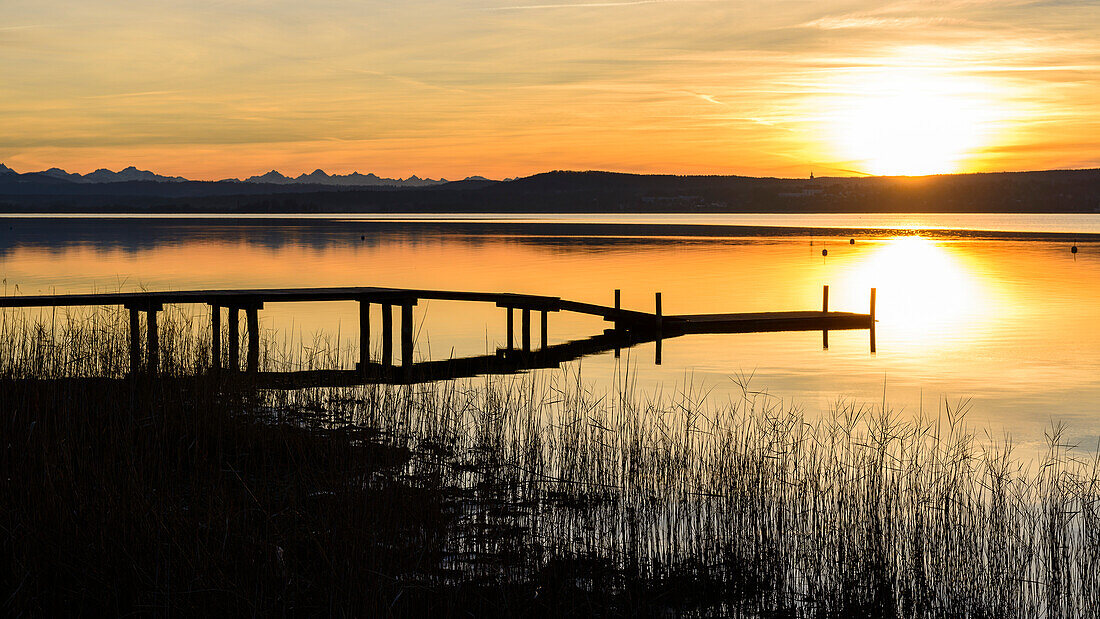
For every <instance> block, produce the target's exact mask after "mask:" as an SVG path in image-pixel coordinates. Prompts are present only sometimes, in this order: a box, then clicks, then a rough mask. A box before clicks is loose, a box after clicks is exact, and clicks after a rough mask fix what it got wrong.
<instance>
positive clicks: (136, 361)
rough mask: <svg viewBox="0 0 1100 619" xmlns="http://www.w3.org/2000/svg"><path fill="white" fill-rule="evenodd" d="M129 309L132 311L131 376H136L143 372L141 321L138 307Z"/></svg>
mask: <svg viewBox="0 0 1100 619" xmlns="http://www.w3.org/2000/svg"><path fill="white" fill-rule="evenodd" d="M127 309H129V310H130V375H131V376H136V375H137V374H138V373H139V372H141V321H140V319H139V318H138V310H137V308H136V307H133V306H131V307H129V308H127Z"/></svg>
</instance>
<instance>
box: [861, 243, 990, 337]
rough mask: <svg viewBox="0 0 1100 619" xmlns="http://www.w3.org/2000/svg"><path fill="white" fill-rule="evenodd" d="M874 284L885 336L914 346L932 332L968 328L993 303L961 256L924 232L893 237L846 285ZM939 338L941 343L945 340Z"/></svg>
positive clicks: (863, 288)
mask: <svg viewBox="0 0 1100 619" xmlns="http://www.w3.org/2000/svg"><path fill="white" fill-rule="evenodd" d="M871 287H877V288H878V291H879V292H878V307H877V308H876V314H877V318H878V320H879V323H880V326H879V329H880V334H881V333H882V332H883V331H886V333H888V334H889V336H890V337H891V338H896V339H898V340H900V341H904V342H906V343H909V344H920V343H922V342H928V341H932V340H931V339H930V338H929V335H931V334H937V335H938V336H943V335H954V334H959V333H962V332H965V329H966V328H967V327H968V326H970V325H972V324H973V323H974V322H976V321H977V320H979V318H980V315H981V314H982V313H983V312H987V311H989V309H990V307H991V305H992V302H991V299H990V294H989V291H988V290H987V289H986V284H985V283H984V282H983V281H982V280H981V279H980V278H979V277H978V276H977V275H976V274H975V273H974V272H973V271H972V269H971V268H970V265H969V264H967V262H966V259H965V257H964V256H963V255H962V254H959V253H956V252H954V251H952V250H951V248H950V246H949V244H946V243H940V242H936V241H932V240H929V239H926V238H922V237H920V236H906V237H898V238H894V239H891V240H889V241H887V242H886V243H885V244H883V245H882V246H881V247H878V248H876V249H874V250H873V251H871V252H869V253H867V254H865V255H863V256H862V257H861V258H860V259H858V261H857V262H855V263H854V264H853V266H852V268H851V270H850V271H849V272H848V274H847V277H846V278H845V286H844V289H845V290H847V291H852V292H851V293H849V294H853V293H854V292H855V291H866V290H867V289H868V288H871ZM850 302H851V303H852V307H859V306H860V303H859V302H858V301H856V300H855V299H852V300H850ZM866 303H867V301H866V300H864V301H863V304H864V305H865V304H866ZM936 341H937V342H938V344H942V343H943V338H942V337H937V338H936Z"/></svg>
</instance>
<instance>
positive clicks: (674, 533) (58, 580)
mask: <svg viewBox="0 0 1100 619" xmlns="http://www.w3.org/2000/svg"><path fill="white" fill-rule="evenodd" d="M188 320H192V319H189V318H187V317H186V316H184V315H179V314H177V315H173V316H169V318H168V320H166V321H165V322H166V323H167V324H166V326H165V327H164V334H163V335H162V343H163V344H162V346H163V375H164V376H165V377H164V378H161V379H157V380H123V379H120V378H119V377H121V376H122V373H123V372H124V371H125V368H126V367H128V365H127V363H128V362H127V357H126V354H127V351H128V348H127V346H128V339H127V338H128V335H127V333H128V332H127V331H126V328H125V327H126V325H124V324H123V320H122V317H121V315H113V314H110V313H109V312H108V313H101V314H99V315H84V316H82V317H79V318H73V319H70V320H57V321H55V322H54V323H52V324H46V323H43V322H26V321H21V320H18V319H17V318H16V317H14V316H11V315H8V316H5V317H4V319H3V322H2V323H0V376H3V379H2V380H0V403H2V407H3V419H2V422H0V423H2V424H3V425H2V427H3V428H4V434H5V436H4V441H3V445H4V450H3V464H4V470H5V483H4V486H3V493H2V500H0V522H2V523H3V526H4V530H5V534H4V541H3V552H4V555H5V557H10V561H8V567H7V568H5V569H6V571H7V573H6V574H5V577H4V578H3V580H2V582H3V583H5V585H4V591H3V593H2V595H0V603H2V608H3V609H4V610H5V612H7V613H9V614H13V615H19V614H50V613H56V612H71V611H72V610H74V609H79V608H83V609H85V611H86V612H95V611H106V612H111V613H118V614H123V613H130V612H138V613H149V614H178V613H182V614H197V613H200V612H203V613H209V612H212V611H213V612H228V613H233V614H246V615H265V616H266V615H270V614H284V615H285V614H289V615H300V614H307V615H336V616H344V615H362V614H391V615H407V614H423V613H429V612H430V613H434V614H441V615H459V614H467V613H474V614H478V615H515V614H551V613H552V614H622V615H627V614H629V615H681V614H687V615H701V616H704V615H705V616H713V615H732V616H743V617H842V616H874V617H879V616H896V617H960V616H962V617H1035V616H1041V617H1044V616H1045V617H1092V616H1100V516H1098V513H1100V512H1098V507H1100V504H1098V500H1100V486H1098V482H1100V460H1098V459H1097V456H1096V452H1095V451H1086V450H1081V449H1077V448H1075V447H1074V446H1071V445H1067V444H1066V442H1065V440H1064V436H1065V433H1064V432H1063V431H1062V430H1061V429H1059V428H1057V427H1052V429H1051V431H1050V433H1049V435H1048V437H1047V438H1048V446H1049V450H1048V453H1047V454H1046V455H1045V457H1044V458H1041V459H1040V460H1038V461H1033V460H1031V459H1030V458H1022V457H1017V456H1016V455H1015V453H1014V451H1013V448H1012V445H1011V443H1010V442H1008V441H993V440H990V439H988V438H986V437H979V436H977V435H975V433H973V432H972V431H971V430H969V429H968V428H967V426H966V424H965V422H964V416H963V415H961V413H960V412H959V411H955V410H951V409H945V410H944V412H943V415H942V416H941V417H937V418H926V417H922V416H900V415H895V414H892V413H890V412H889V411H886V410H882V409H881V408H879V407H866V406H858V405H855V404H840V405H838V406H837V407H836V409H835V411H834V412H833V414H832V415H831V416H827V417H824V418H813V419H811V418H807V417H806V416H805V415H803V414H801V413H800V412H799V411H798V410H797V409H791V408H784V407H781V406H780V405H778V404H776V400H775V399H771V398H767V397H765V396H763V395H761V394H758V393H755V392H753V391H752V390H751V389H750V387H749V386H748V385H747V384H743V389H742V392H741V394H740V397H739V398H736V399H734V400H732V401H730V402H726V403H721V404H719V403H714V402H710V401H708V400H707V398H705V397H703V395H701V394H697V393H693V392H692V391H691V390H690V389H685V390H683V391H681V392H680V393H677V394H675V395H671V396H661V395H657V396H647V395H646V394H645V393H643V392H639V391H637V389H636V388H635V387H633V386H632V385H631V384H630V383H629V380H627V381H624V386H623V387H622V388H620V389H619V390H618V391H617V392H613V393H608V394H597V393H593V392H592V391H591V390H590V389H587V388H586V387H585V386H584V382H583V380H582V379H581V377H580V376H579V374H578V373H572V374H569V373H564V372H563V373H560V374H558V375H548V374H540V375H536V376H521V377H495V378H494V377H490V378H484V379H478V380H471V381H459V382H443V383H433V384H425V385H418V386H389V385H366V386H361V387H348V388H310V389H300V390H295V391H280V390H261V389H257V388H255V387H254V386H252V385H250V384H249V381H248V378H247V377H245V376H228V377H227V376H225V375H212V374H207V373H206V372H205V369H206V367H207V365H208V363H209V360H208V359H207V358H206V356H205V355H206V352H205V351H206V350H208V342H205V341H204V340H203V335H202V333H201V329H198V328H194V327H195V325H194V324H192V323H189V322H188ZM277 346H278V344H277V343H276V342H274V341H267V342H265V348H266V350H268V351H271V350H278V348H277ZM284 350H285V349H284ZM337 358H338V357H336V356H334V355H330V356H325V355H323V354H321V355H305V356H299V357H297V359H298V361H294V360H288V359H287V358H286V357H285V356H284V358H281V359H275V358H272V355H268V357H267V360H266V361H265V364H266V365H267V366H268V367H274V366H280V365H281V366H282V367H290V366H291V365H294V364H296V363H301V360H302V359H314V361H310V363H313V364H314V365H320V364H321V362H324V361H333V360H336V359H337ZM317 359H320V360H321V362H318V361H316V360H317ZM73 376H76V377H87V378H84V379H79V380H77V379H73V378H71V377H73ZM91 377H99V378H91Z"/></svg>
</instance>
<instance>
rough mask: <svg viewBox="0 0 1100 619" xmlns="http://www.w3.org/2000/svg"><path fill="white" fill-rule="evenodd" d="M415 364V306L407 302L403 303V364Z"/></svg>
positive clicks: (408, 365)
mask: <svg viewBox="0 0 1100 619" xmlns="http://www.w3.org/2000/svg"><path fill="white" fill-rule="evenodd" d="M412 364H413V306H412V305H409V304H407V303H404V304H402V305H401V365H402V366H403V367H406V368H407V367H410V366H412Z"/></svg>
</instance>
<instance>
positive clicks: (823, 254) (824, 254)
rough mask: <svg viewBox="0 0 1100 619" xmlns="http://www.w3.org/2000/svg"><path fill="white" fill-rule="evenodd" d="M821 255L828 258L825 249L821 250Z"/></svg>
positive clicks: (827, 251) (827, 252)
mask: <svg viewBox="0 0 1100 619" xmlns="http://www.w3.org/2000/svg"><path fill="white" fill-rule="evenodd" d="M821 255H822V256H828V255H829V250H827V249H823V250H821Z"/></svg>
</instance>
